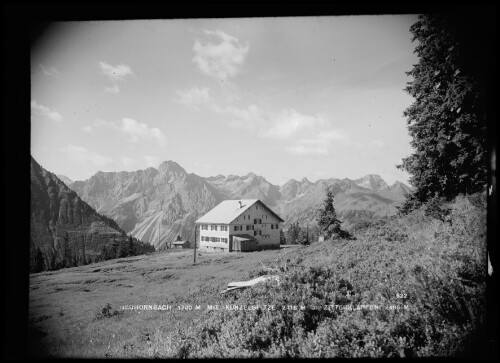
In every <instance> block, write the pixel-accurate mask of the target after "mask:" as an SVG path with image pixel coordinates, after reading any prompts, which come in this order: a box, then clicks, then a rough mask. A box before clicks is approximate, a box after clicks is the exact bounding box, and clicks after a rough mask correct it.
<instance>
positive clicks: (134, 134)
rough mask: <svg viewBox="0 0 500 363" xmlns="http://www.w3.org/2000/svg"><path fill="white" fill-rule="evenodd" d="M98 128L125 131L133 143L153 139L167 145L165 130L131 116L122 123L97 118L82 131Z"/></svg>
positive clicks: (159, 143) (161, 144) (162, 145)
mask: <svg viewBox="0 0 500 363" xmlns="http://www.w3.org/2000/svg"><path fill="white" fill-rule="evenodd" d="M96 128H108V129H111V131H114V132H121V133H123V134H124V135H125V136H126V137H127V138H128V139H129V140H130V141H131V142H132V143H138V142H141V141H145V142H149V141H153V142H155V143H157V144H158V145H159V146H161V147H165V146H166V145H167V137H166V136H165V135H164V134H163V132H162V131H161V130H160V129H159V128H156V127H149V126H148V125H147V124H145V123H142V122H138V121H136V120H133V119H131V118H124V119H122V122H121V124H116V123H114V122H110V121H106V120H101V119H96V120H94V122H93V123H92V125H91V126H85V127H83V128H82V131H85V132H91V131H93V130H94V129H96Z"/></svg>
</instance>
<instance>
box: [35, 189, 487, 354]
mask: <svg viewBox="0 0 500 363" xmlns="http://www.w3.org/2000/svg"><path fill="white" fill-rule="evenodd" d="M480 201H481V198H480V197H477V196H476V197H468V198H459V199H458V200H457V201H456V202H454V203H453V204H451V205H449V207H450V208H451V209H450V211H451V212H450V214H449V215H448V216H447V217H446V218H443V219H444V220H443V221H442V220H439V219H437V218H435V217H432V216H429V215H427V216H426V215H425V212H424V210H419V211H416V212H414V213H413V214H410V215H408V216H404V217H401V218H399V219H398V218H392V219H389V220H388V221H384V222H378V224H375V225H372V226H369V227H367V228H365V229H359V230H358V231H357V239H356V240H337V241H333V242H331V241H326V242H322V243H315V244H313V245H311V246H306V247H302V246H301V247H289V248H282V249H281V250H275V251H264V252H252V253H233V254H209V253H204V254H201V255H199V256H198V258H197V263H196V265H193V261H192V258H193V256H192V253H193V251H169V252H155V253H153V254H150V255H147V256H136V257H132V258H126V259H118V260H114V261H107V262H101V263H97V264H93V265H89V266H81V267H75V268H71V269H66V270H61V271H55V272H43V273H39V274H32V275H31V276H30V302H29V305H30V314H29V317H30V322H31V324H30V351H31V352H32V354H34V355H36V356H43V355H45V356H47V355H48V356H53V357H54V356H55V357H252V356H253V357H358V356H369V357H414V356H457V355H458V356H460V355H462V354H464V353H465V352H467V351H468V350H469V349H470V348H471V347H473V346H474V345H476V342H475V341H474V339H475V338H480V334H479V332H480V330H481V327H482V325H483V323H484V316H485V311H484V304H485V301H484V297H485V279H486V269H485V266H486V254H485V236H486V226H485V224H486V211H485V208H484V205H482V204H481V203H480ZM431 212H432V214H433V215H434V216H438V217H439V216H444V215H445V214H446V213H443V212H442V211H440V209H439V208H434V210H433V211H431ZM269 273H271V274H274V275H278V276H279V284H278V283H277V282H269V283H265V284H261V285H256V286H254V287H252V288H249V289H247V290H235V291H231V292H228V293H226V294H220V291H221V290H223V289H224V288H225V287H226V286H227V284H228V283H229V282H231V281H241V280H244V279H247V278H251V277H256V276H259V275H263V274H269ZM129 304H131V305H142V304H146V305H153V304H159V305H170V306H172V309H171V310H166V311H162V310H149V311H146V310H121V309H120V308H119V307H120V306H122V305H129ZM196 305H199V306H200V309H199V310H195V306H196ZM207 305H219V306H221V309H220V310H209V309H208V308H207ZM226 305H238V306H247V308H249V310H244V311H234V310H226V309H225V308H224V307H225V306H226ZM270 305H274V307H275V308H274V310H269V308H268V307H269V306H270ZM178 306H192V309H193V310H189V308H187V309H188V310H179V309H178ZM257 306H258V309H257V308H256V309H255V310H250V309H251V307H257ZM287 306H291V307H292V308H293V307H297V309H296V310H293V309H292V310H284V309H283V307H287ZM300 306H303V307H304V309H303V310H301V309H300ZM335 306H342V307H343V308H336V307H335ZM346 306H347V307H349V306H351V307H362V306H364V307H362V308H361V309H360V310H356V309H353V310H349V309H348V308H345V307H346ZM391 306H392V308H391Z"/></svg>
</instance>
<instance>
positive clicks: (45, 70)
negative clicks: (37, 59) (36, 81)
mask: <svg viewBox="0 0 500 363" xmlns="http://www.w3.org/2000/svg"><path fill="white" fill-rule="evenodd" d="M40 68H41V69H42V73H43V74H45V75H46V76H50V77H60V76H62V74H61V73H60V72H59V71H58V70H57V69H56V68H55V67H49V68H45V67H44V66H43V65H42V64H40Z"/></svg>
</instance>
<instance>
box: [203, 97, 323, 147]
mask: <svg viewBox="0 0 500 363" xmlns="http://www.w3.org/2000/svg"><path fill="white" fill-rule="evenodd" d="M212 108H213V110H214V111H215V112H218V113H221V114H226V115H228V116H230V117H231V120H230V121H229V125H230V126H232V127H236V128H242V129H247V130H251V129H255V130H256V133H257V136H260V137H264V138H275V139H290V138H292V137H293V136H296V135H298V134H299V133H300V132H303V131H306V130H311V129H312V128H315V127H324V126H326V125H328V123H329V122H328V120H327V118H326V117H324V116H322V115H305V114H302V113H300V112H298V111H296V110H294V109H283V110H281V111H279V112H266V111H264V110H262V109H261V108H259V107H258V106H256V105H250V106H248V107H247V108H239V107H236V106H234V105H229V106H225V107H221V106H219V105H217V104H213V105H212Z"/></svg>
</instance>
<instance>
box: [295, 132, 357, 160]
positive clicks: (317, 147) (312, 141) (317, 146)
mask: <svg viewBox="0 0 500 363" xmlns="http://www.w3.org/2000/svg"><path fill="white" fill-rule="evenodd" d="M335 142H341V143H342V144H344V145H347V144H349V142H350V140H349V136H348V135H347V134H346V133H344V132H342V131H340V130H335V129H330V130H326V131H323V132H320V133H318V134H317V135H315V136H314V137H312V138H303V139H299V140H297V142H296V144H295V145H292V146H289V147H287V148H286V151H288V152H289V153H290V154H294V155H327V154H329V153H330V151H331V148H332V146H333V145H334V144H335Z"/></svg>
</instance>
